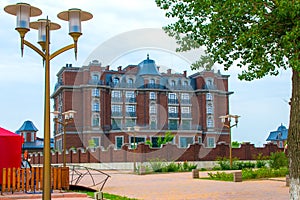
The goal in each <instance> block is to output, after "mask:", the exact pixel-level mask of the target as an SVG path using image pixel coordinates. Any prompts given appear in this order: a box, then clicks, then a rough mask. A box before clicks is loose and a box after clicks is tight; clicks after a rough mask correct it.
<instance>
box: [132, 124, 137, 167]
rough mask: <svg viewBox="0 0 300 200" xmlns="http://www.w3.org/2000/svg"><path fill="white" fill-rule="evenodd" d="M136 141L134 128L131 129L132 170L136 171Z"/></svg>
mask: <svg viewBox="0 0 300 200" xmlns="http://www.w3.org/2000/svg"><path fill="white" fill-rule="evenodd" d="M135 143H136V141H135V130H134V131H133V144H134V149H133V172H136V157H135V156H136V155H135V154H136V148H137V146H136V144H135Z"/></svg>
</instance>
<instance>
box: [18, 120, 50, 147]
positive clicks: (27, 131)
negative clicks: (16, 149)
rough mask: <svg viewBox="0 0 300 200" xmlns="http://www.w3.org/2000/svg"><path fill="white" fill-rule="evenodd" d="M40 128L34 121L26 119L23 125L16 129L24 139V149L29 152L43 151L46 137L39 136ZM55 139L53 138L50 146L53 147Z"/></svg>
mask: <svg viewBox="0 0 300 200" xmlns="http://www.w3.org/2000/svg"><path fill="white" fill-rule="evenodd" d="M37 132H38V129H37V128H36V127H35V125H34V124H33V123H32V121H29V120H27V121H25V122H24V123H23V125H22V126H21V127H20V128H19V129H18V130H17V131H16V133H17V134H19V135H21V136H22V137H23V139H24V143H23V146H22V151H23V152H24V151H25V150H27V151H28V152H42V151H43V149H44V139H43V138H39V137H37ZM53 147H54V140H53V139H51V143H50V148H51V149H53Z"/></svg>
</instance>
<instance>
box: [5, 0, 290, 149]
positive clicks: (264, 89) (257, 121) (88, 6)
mask: <svg viewBox="0 0 300 200" xmlns="http://www.w3.org/2000/svg"><path fill="white" fill-rule="evenodd" d="M19 2H20V1H19V0H18V1H7V0H6V1H0V7H1V10H0V20H1V28H0V38H1V39H2V40H1V41H0V91H1V96H0V97H1V100H0V101H1V104H0V127H2V128H5V129H8V130H10V131H12V132H15V131H16V130H18V129H19V128H20V127H21V125H22V124H23V122H24V121H26V120H31V121H32V122H33V123H34V124H35V126H36V127H37V128H38V129H39V131H38V136H39V137H43V118H44V117H43V113H44V85H45V84H44V68H43V65H42V59H41V57H40V56H39V55H38V54H36V53H35V52H34V51H33V50H31V49H29V48H27V47H25V48H24V55H23V57H21V52H20V39H19V34H18V32H17V31H15V30H14V29H15V25H16V17H15V16H13V15H9V14H7V13H6V12H5V11H4V7H5V6H6V5H10V4H15V3H19ZM22 2H24V3H29V4H31V5H32V6H35V7H38V8H40V9H41V10H42V11H43V14H42V15H41V16H39V17H33V18H31V21H36V20H38V19H40V18H44V19H45V18H46V17H47V16H48V18H49V19H50V20H51V21H53V22H55V23H58V24H60V25H61V26H62V28H61V29H59V30H56V31H52V32H51V52H54V51H55V50H57V49H59V48H62V47H63V46H66V45H69V44H71V43H72V39H71V37H70V36H69V35H68V23H67V22H66V21H62V20H60V19H58V18H57V14H58V13H59V12H61V11H65V10H68V9H70V8H80V9H82V10H84V11H88V12H90V13H92V14H93V18H92V19H91V20H89V21H85V22H83V23H82V32H83V35H82V36H81V37H80V38H79V41H78V58H77V60H75V58H74V51H73V50H70V51H68V52H65V53H63V54H61V55H59V56H58V57H56V58H54V59H53V60H52V61H51V68H50V74H51V80H50V82H51V83H50V88H51V93H52V92H53V88H54V85H55V83H56V73H57V72H58V71H59V70H60V69H61V67H63V66H65V64H66V63H68V64H72V65H73V66H77V67H81V66H83V65H85V64H87V63H89V62H90V61H91V60H92V59H99V62H101V63H102V64H103V65H110V66H111V69H116V68H117V67H118V66H119V65H122V66H124V67H125V66H127V65H129V64H138V63H139V62H141V61H142V60H144V59H145V58H146V54H148V53H149V55H150V58H151V59H154V60H155V61H156V64H158V65H160V66H166V68H172V69H173V70H174V71H175V72H179V73H182V71H183V70H187V71H188V75H191V74H192V73H196V72H197V71H191V70H190V69H189V64H190V61H191V60H193V59H194V58H195V57H197V56H196V55H199V52H191V54H193V55H194V58H192V59H191V57H189V56H187V55H186V54H185V53H181V54H180V53H176V52H175V51H172V49H174V47H173V46H172V45H171V44H169V43H167V46H163V45H161V43H160V42H159V41H157V40H156V38H155V37H154V39H153V38H152V39H151V40H150V39H147V38H148V37H149V35H151V34H152V33H153V32H156V31H155V30H157V29H160V28H161V27H163V26H165V25H167V24H169V23H171V22H172V20H171V19H168V18H166V17H165V16H164V12H163V11H162V10H160V9H159V8H158V7H157V6H156V4H155V1H154V0H127V1H124V0H101V1H99V0H87V1H82V0H64V1H57V0H53V1H38V0H32V1H29V0H27V1H26V0H24V1H22ZM148 30H150V31H148ZM138 31H144V32H143V33H145V31H146V32H147V31H148V33H149V34H148V35H147V34H141V37H140V38H134V33H137V32H138ZM128 35H129V36H130V39H129V40H126V38H125V41H129V42H128V43H122V44H123V46H122V45H121V44H120V43H118V41H124V40H119V39H124V37H125V36H128ZM25 39H26V40H28V41H30V42H31V43H33V44H36V45H37V46H38V44H37V43H36V41H37V31H36V30H31V31H29V32H28V33H27V34H26V38H25ZM139 39H144V41H148V42H150V43H147V42H146V43H143V42H141V41H140V40H139ZM149 40H150V41H149ZM132 41H140V42H136V43H135V44H136V46H134V45H133V46H130V48H129V46H128V45H132V43H133V42H132ZM163 43H164V44H166V41H164V42H163ZM149 44H150V46H149ZM151 44H154V45H153V46H154V48H151ZM138 45H141V46H140V47H139V46H138ZM124 46H125V47H127V48H123V47H124ZM105 48H108V49H109V50H110V51H112V52H113V53H114V54H113V55H112V54H110V56H111V57H110V58H109V59H108V58H107V57H101V56H102V55H103V52H105V50H106V49H105ZM116 52H117V53H116ZM95 53H96V54H98V55H99V53H101V56H100V57H99V58H98V57H96V58H94V57H93V55H94V54H95ZM186 58H187V59H186ZM214 68H215V69H216V70H220V71H221V72H222V74H227V75H230V79H229V90H230V91H233V92H234V94H233V95H231V96H230V113H231V114H237V115H240V116H241V118H240V120H239V124H238V126H237V127H236V128H235V127H234V128H233V129H232V140H233V141H239V142H251V143H254V144H255V145H256V146H262V145H263V144H265V143H266V138H267V136H268V134H269V132H270V131H274V130H276V129H277V128H278V126H280V125H281V124H283V125H285V126H286V127H288V123H289V105H288V101H289V99H290V97H291V71H290V70H286V71H284V70H282V71H280V74H279V75H278V76H276V77H273V76H267V77H265V78H263V79H260V80H254V81H251V82H246V81H240V80H238V78H237V75H238V73H240V70H239V69H238V68H237V67H232V68H230V69H229V71H224V70H223V66H221V65H218V64H216V65H215V66H214ZM51 103H53V102H51ZM51 128H52V127H51Z"/></svg>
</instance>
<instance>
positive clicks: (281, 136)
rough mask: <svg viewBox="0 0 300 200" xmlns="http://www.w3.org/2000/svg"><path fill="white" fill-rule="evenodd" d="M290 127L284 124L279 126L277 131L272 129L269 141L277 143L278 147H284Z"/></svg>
mask: <svg viewBox="0 0 300 200" xmlns="http://www.w3.org/2000/svg"><path fill="white" fill-rule="evenodd" d="M287 137H288V129H287V128H286V127H285V126H283V125H282V124H281V125H280V126H279V127H278V129H277V131H271V132H270V134H269V136H268V138H267V141H269V142H272V143H274V144H277V146H278V147H280V148H283V147H284V143H285V142H286V141H287Z"/></svg>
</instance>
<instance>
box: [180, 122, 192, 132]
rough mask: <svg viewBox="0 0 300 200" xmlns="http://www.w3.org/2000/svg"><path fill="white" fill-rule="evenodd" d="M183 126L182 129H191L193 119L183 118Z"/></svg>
mask: <svg viewBox="0 0 300 200" xmlns="http://www.w3.org/2000/svg"><path fill="white" fill-rule="evenodd" d="M181 128H182V130H191V121H190V120H182V121H181Z"/></svg>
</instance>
